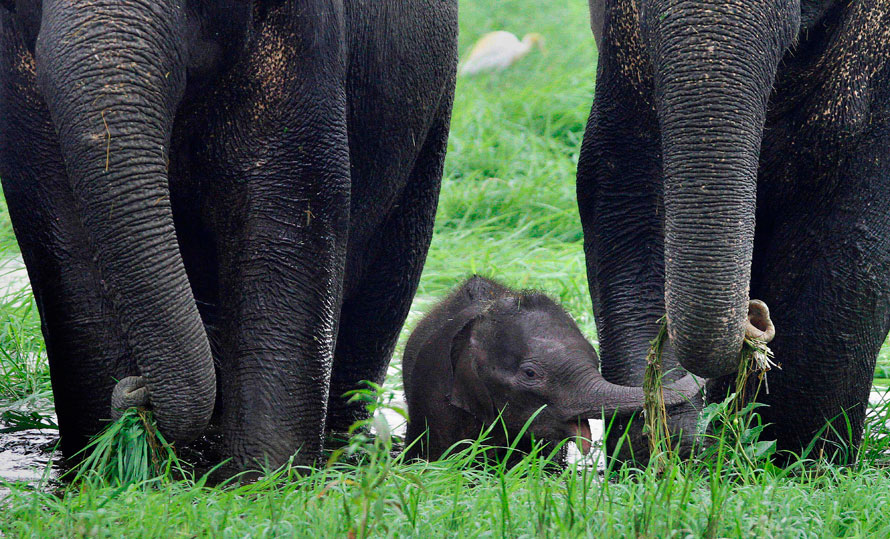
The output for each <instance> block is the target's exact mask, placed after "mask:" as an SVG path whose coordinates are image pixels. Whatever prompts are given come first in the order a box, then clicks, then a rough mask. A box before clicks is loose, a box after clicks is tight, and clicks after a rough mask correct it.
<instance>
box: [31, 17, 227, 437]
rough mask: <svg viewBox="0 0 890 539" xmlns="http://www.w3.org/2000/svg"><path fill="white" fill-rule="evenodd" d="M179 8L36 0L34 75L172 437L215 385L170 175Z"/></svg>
mask: <svg viewBox="0 0 890 539" xmlns="http://www.w3.org/2000/svg"><path fill="white" fill-rule="evenodd" d="M184 17H185V9H184V6H182V5H181V3H180V2H175V1H171V2H154V1H151V2H149V1H145V0H138V1H134V2H126V3H122V2H111V1H108V0H101V1H98V2H44V4H43V15H42V21H41V30H40V34H39V37H38V41H37V48H36V55H37V65H38V73H37V76H38V83H39V84H40V86H41V90H42V92H43V94H44V96H45V97H46V100H47V105H48V107H49V110H50V114H51V116H52V119H53V122H54V123H55V125H56V129H57V131H58V134H59V140H60V142H61V147H62V152H63V156H64V159H65V165H66V168H67V172H68V177H69V179H70V182H71V189H72V191H73V194H74V199H75V204H76V209H77V211H78V214H79V215H80V218H81V220H82V222H83V224H84V228H85V229H86V230H87V231H88V235H89V237H88V240H89V244H90V248H91V250H92V256H93V259H94V260H95V261H96V264H97V267H98V270H99V273H100V275H101V277H102V283H103V285H104V286H105V293H106V294H108V296H109V298H110V299H111V302H112V304H113V307H114V309H115V310H117V311H118V317H117V318H118V319H119V320H121V323H122V325H123V327H122V328H121V329H122V331H123V333H124V335H125V336H126V338H127V342H128V346H129V348H130V351H131V353H132V354H133V357H134V359H135V361H136V363H137V365H138V368H139V371H140V373H141V375H142V376H143V377H144V382H145V385H146V386H147V388H148V394H149V399H150V402H151V405H152V407H153V409H154V411H155V416H156V418H157V420H158V423H159V427H160V429H161V431H162V432H163V433H164V435H165V436H167V437H168V438H170V439H172V440H176V441H187V440H190V439H193V438H195V437H197V436H199V435H201V434H202V432H203V430H204V429H205V427H206V425H207V423H208V421H209V419H210V415H211V413H212V411H213V405H214V401H215V391H216V381H215V375H214V370H213V362H212V358H211V353H210V347H209V343H208V340H207V336H206V334H205V332H204V327H203V324H202V323H201V319H200V317H199V314H198V311H197V307H196V305H195V300H194V297H193V295H192V292H191V288H190V286H189V282H188V279H187V277H186V273H185V268H184V265H183V262H182V258H181V256H180V253H179V248H178V244H177V238H176V234H175V231H174V226H173V216H172V209H171V204H170V193H169V186H168V178H167V160H168V148H169V144H170V135H171V130H172V123H173V116H174V113H175V110H176V107H177V105H178V102H179V100H180V98H181V96H182V92H183V90H184V86H185V62H184V58H183V50H182V44H183V43H185V42H187V39H186V36H184V35H182V33H183V32H182V29H183V28H185V27H186V25H185V21H184V20H182V19H183V18H184ZM121 44H124V45H123V46H122V45H121ZM109 382H110V383H113V381H109ZM109 391H110V389H109ZM109 413H110V412H109Z"/></svg>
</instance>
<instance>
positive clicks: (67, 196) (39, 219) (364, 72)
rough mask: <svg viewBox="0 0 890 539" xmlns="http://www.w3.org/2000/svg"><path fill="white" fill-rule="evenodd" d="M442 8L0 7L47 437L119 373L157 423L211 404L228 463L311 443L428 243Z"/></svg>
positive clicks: (377, 362) (330, 422)
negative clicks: (145, 396) (52, 407)
mask: <svg viewBox="0 0 890 539" xmlns="http://www.w3.org/2000/svg"><path fill="white" fill-rule="evenodd" d="M456 11H457V10H456V3H455V2H436V1H430V2H410V3H408V4H405V3H403V2H389V1H384V2H371V3H359V2H350V1H347V2H339V1H327V2H325V1H318V2H274V1H256V2H247V1H224V2H209V1H208V2H202V1H188V2H186V1H184V0H182V1H178V0H177V1H164V2H154V1H152V2H118V1H112V0H103V1H99V2H89V3H83V4H81V3H78V2H60V1H54V0H53V1H50V0H47V1H44V2H39V1H34V0H19V1H18V2H14V13H10V12H7V11H3V10H0V30H2V33H0V47H2V48H0V70H2V74H0V76H2V86H0V177H2V180H3V188H4V192H5V194H6V197H7V201H8V204H9V210H10V214H11V217H12V220H13V225H14V227H15V230H16V235H17V237H18V240H19V243H20V245H21V248H22V253H23V256H24V258H25V262H26V264H27V267H28V272H29V275H30V278H31V282H32V285H33V288H34V292H35V297H36V299H37V303H38V306H39V308H40V313H41V318H42V321H43V332H44V336H45V338H46V342H47V350H48V354H49V359H50V366H51V373H52V378H53V390H54V395H55V401H56V407H57V411H58V416H59V424H60V428H61V433H62V440H63V448H64V450H65V453H66V454H68V455H70V454H72V453H73V452H74V451H76V450H77V449H79V448H80V447H82V446H83V443H84V440H85V439H86V436H88V435H91V434H94V433H95V432H97V430H98V429H99V428H100V427H101V425H102V423H101V420H102V419H103V418H108V417H109V416H110V410H109V405H110V398H111V394H112V388H113V386H114V385H115V380H119V379H122V378H124V377H126V376H129V375H137V374H141V375H142V376H143V377H144V379H145V383H146V385H147V388H148V392H149V394H150V400H151V404H152V406H153V408H154V410H155V413H156V416H157V417H158V420H159V423H160V427H161V429H162V431H163V432H164V433H166V434H167V435H168V436H169V437H170V438H172V439H174V440H177V441H182V442H184V441H187V440H189V439H193V438H195V437H197V436H200V435H201V434H202V433H203V432H205V430H206V427H207V425H208V422H209V421H211V418H212V423H213V424H214V425H216V426H218V427H219V429H220V430H221V432H222V435H223V436H222V437H223V440H224V441H223V454H224V455H225V456H229V457H232V458H233V461H232V462H233V466H234V467H235V468H244V467H249V466H254V465H255V464H257V463H263V462H268V463H270V464H273V465H275V464H278V463H281V462H282V461H284V460H285V459H286V458H287V457H288V456H289V455H291V454H292V453H294V452H295V451H297V450H300V453H299V457H298V460H299V461H300V462H305V463H309V462H313V461H314V459H315V458H317V456H318V454H319V451H320V450H321V444H322V438H323V429H324V427H325V425H327V427H328V429H340V428H345V427H347V426H348V425H349V424H350V423H351V422H352V421H353V420H354V419H356V418H357V417H358V416H359V415H360V414H361V413H362V411H361V410H360V409H357V408H353V407H351V406H349V405H347V404H346V403H345V402H344V400H343V399H342V398H341V395H342V394H343V392H345V391H346V390H348V389H350V388H352V387H354V386H355V384H356V383H357V382H358V381H359V380H362V379H370V380H376V381H382V378H383V376H384V373H385V370H386V366H387V363H388V361H389V357H390V355H391V353H392V350H393V347H394V345H395V342H396V338H397V336H398V332H399V329H400V328H401V325H402V323H403V322H404V319H405V316H406V315H407V312H408V308H409V306H410V303H411V299H412V297H413V295H414V292H415V290H416V286H417V283H418V280H419V277H420V272H421V268H422V265H423V262H424V259H425V257H426V251H427V248H428V246H429V241H430V236H431V233H432V225H433V218H434V215H435V207H436V201H437V198H438V191H439V184H440V180H441V172H442V163H443V160H444V155H445V145H446V140H447V136H448V124H449V116H450V110H451V101H452V96H453V87H454V73H455V69H456V33H457V13H456ZM335 346H336V349H335ZM329 396H330V398H329Z"/></svg>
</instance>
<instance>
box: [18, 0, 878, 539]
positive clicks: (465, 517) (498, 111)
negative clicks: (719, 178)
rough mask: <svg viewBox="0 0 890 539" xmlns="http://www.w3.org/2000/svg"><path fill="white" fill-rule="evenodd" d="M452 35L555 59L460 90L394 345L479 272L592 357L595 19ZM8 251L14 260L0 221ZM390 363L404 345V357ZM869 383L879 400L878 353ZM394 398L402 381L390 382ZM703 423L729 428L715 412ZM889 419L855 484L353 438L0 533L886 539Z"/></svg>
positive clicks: (481, 6) (70, 495) (816, 471)
mask: <svg viewBox="0 0 890 539" xmlns="http://www.w3.org/2000/svg"><path fill="white" fill-rule="evenodd" d="M460 17H461V35H460V49H461V52H462V54H465V53H466V51H467V50H468V49H469V48H470V46H471V44H472V43H473V41H475V39H477V38H478V37H479V36H481V35H482V34H483V33H485V32H487V31H489V30H494V29H505V30H510V31H512V32H514V33H516V34H519V35H521V34H523V33H526V32H532V31H536V32H540V33H542V34H544V36H545V37H546V40H547V41H546V49H545V51H544V52H538V51H534V52H532V53H531V54H529V55H528V56H527V57H526V58H524V59H522V60H521V61H520V62H519V63H518V64H517V65H515V66H514V67H513V68H511V69H510V70H508V71H506V72H504V73H502V74H499V75H494V76H480V77H477V78H470V79H461V80H459V81H458V85H457V93H456V98H455V107H454V114H453V122H452V135H451V139H450V145H449V154H448V158H447V161H446V167H445V177H444V181H443V187H442V194H441V198H440V204H439V212H438V215H437V220H436V228H435V236H434V239H433V243H432V246H431V249H430V253H429V257H428V260H427V265H426V267H425V270H424V274H423V278H422V280H421V284H420V288H419V290H418V296H417V299H416V301H415V306H414V309H413V311H412V316H411V318H410V319H409V323H408V325H407V327H406V329H405V331H403V334H402V342H404V339H405V338H406V337H407V335H408V333H409V332H410V330H411V328H412V327H413V324H415V323H416V321H417V319H418V317H419V314H420V313H421V312H422V311H425V310H426V309H428V308H429V307H430V306H431V305H432V304H433V303H434V302H435V300H436V299H437V298H440V297H442V296H444V295H445V294H446V293H447V292H448V290H450V289H451V288H452V287H453V286H455V285H456V284H457V283H458V282H459V281H460V280H461V279H462V278H464V277H466V276H468V275H470V274H473V273H481V274H484V275H488V276H493V277H495V278H497V279H499V280H502V281H504V282H505V283H506V284H508V285H511V286H517V287H533V288H538V289H542V290H545V291H547V292H548V293H550V294H552V295H553V296H555V297H557V298H558V299H559V300H560V302H561V303H562V304H564V305H565V306H566V308H567V309H568V310H569V312H570V313H571V314H572V315H573V316H574V317H575V318H576V319H577V320H578V322H579V325H580V327H581V328H582V330H583V331H584V332H585V334H586V335H587V336H588V337H590V338H591V339H595V337H596V331H595V327H594V323H593V317H592V314H591V306H590V299H589V297H588V291H587V280H586V272H585V265H584V256H583V249H582V243H581V227H580V223H579V220H578V213H577V207H576V203H575V187H574V175H575V167H576V165H577V156H578V149H579V147H580V143H581V138H582V136H583V132H584V126H585V123H586V120H587V115H588V112H589V109H590V104H591V100H592V96H593V83H594V73H595V61H596V57H595V47H594V42H593V38H592V37H591V35H590V30H589V27H588V24H589V22H588V21H589V19H588V14H587V6H586V2H584V1H581V0H573V1H572V2H569V3H558V2H533V1H531V0H509V1H494V2H489V1H486V0H463V1H462V2H461V4H460ZM0 249H2V250H3V252H5V253H14V252H15V251H16V247H15V244H14V240H13V239H12V230H11V226H10V225H9V219H8V216H7V214H6V206H5V204H2V206H0ZM24 299H25V301H22V298H6V299H4V300H0V412H7V411H10V410H14V411H16V413H19V414H20V415H18V416H7V417H6V419H5V420H4V426H8V425H10V424H12V423H16V422H19V423H20V424H21V425H22V426H28V425H31V424H33V422H34V421H39V420H40V414H45V413H46V412H47V406H48V405H49V402H50V400H49V399H50V397H51V395H50V393H49V382H48V380H49V376H48V370H47V368H46V362H45V354H44V348H43V341H42V338H41V335H40V326H39V319H38V317H37V315H36V308H35V307H34V302H33V300H32V299H30V298H29V297H25V298H24ZM400 354H401V346H400V347H399V350H398V351H397V352H396V359H398V357H399V356H400ZM34 358H39V359H38V360H37V361H35V360H34ZM396 370H397V369H396ZM877 374H878V377H879V379H878V380H877V383H878V384H881V385H886V384H887V379H888V378H890V348H888V347H887V346H886V345H885V347H884V348H883V349H882V351H881V356H880V359H879V368H878V372H877ZM400 385H401V381H400V380H399V379H398V377H390V379H388V380H387V382H386V386H387V387H389V388H393V387H398V386H400ZM712 411H713V412H714V413H720V409H719V406H717V407H715V408H714V409H712ZM31 412H36V413H37V417H36V418H35V416H33V415H31ZM888 416H890V414H888V411H887V406H886V405H884V406H879V407H878V408H876V409H873V410H872V412H871V415H870V421H869V424H868V427H867V436H866V442H867V443H866V445H865V447H864V448H863V453H862V455H863V458H862V459H861V461H860V464H859V465H857V466H856V467H854V468H839V467H832V466H825V465H819V464H813V465H811V466H809V467H808V468H806V469H804V468H801V467H797V468H792V469H789V470H776V469H774V468H772V467H770V466H769V465H766V464H764V463H763V461H762V459H760V456H759V455H758V453H757V451H758V448H759V447H762V446H758V445H756V444H757V442H756V440H753V439H751V434H752V432H753V430H754V429H756V427H750V426H748V425H745V426H744V428H741V429H740V430H739V431H738V432H734V433H733V434H732V436H729V437H724V442H726V441H727V440H729V441H731V442H732V443H724V445H719V444H718V446H717V447H718V448H720V450H721V451H722V453H721V454H720V456H718V457H714V458H711V459H710V460H708V461H699V462H689V463H676V462H671V463H670V465H668V466H666V467H665V468H664V472H663V473H661V474H660V475H657V474H656V473H655V472H656V470H644V471H633V470H629V469H617V470H609V471H607V476H606V478H603V477H600V476H599V475H598V474H597V473H596V472H593V471H591V470H590V469H589V468H584V467H582V468H575V467H570V468H569V469H567V470H565V471H562V472H553V471H548V470H547V469H545V468H544V466H543V465H542V463H541V461H540V460H539V459H526V461H524V462H523V463H522V464H520V465H519V466H516V467H514V468H512V469H505V468H497V467H494V468H491V469H484V468H480V467H478V466H473V465H470V464H469V462H468V461H469V460H470V459H469V457H468V456H467V455H466V454H464V455H458V456H457V457H456V458H454V459H451V460H448V461H445V462H440V463H404V462H402V461H401V459H400V458H398V457H393V456H391V455H390V452H389V449H390V448H391V447H390V446H389V445H388V444H389V442H388V441H387V440H380V439H379V438H378V439H373V440H367V439H364V440H362V439H356V440H355V441H354V444H352V445H351V446H350V448H349V452H350V454H349V455H343V458H340V459H339V460H337V461H336V462H334V463H332V464H331V465H330V466H328V467H325V468H322V469H320V470H315V471H306V470H302V471H301V472H302V473H304V474H306V475H305V476H300V475H299V474H298V473H297V470H293V469H290V468H285V469H283V470H280V471H278V472H277V473H275V474H272V475H271V476H269V477H267V478H265V479H263V480H261V481H259V482H257V483H254V484H251V485H243V486H234V485H233V486H229V487H227V488H210V487H208V486H206V485H205V484H203V483H202V481H201V480H200V478H194V479H192V480H186V481H181V482H169V481H168V482H163V483H161V482H157V481H153V482H152V484H151V488H146V483H145V482H144V481H138V480H136V481H135V482H131V481H130V480H129V479H127V480H124V481H120V482H115V481H114V480H111V481H105V482H104V483H103V482H102V481H99V480H95V481H83V482H79V483H78V484H77V485H76V486H74V487H71V488H69V489H68V490H66V491H62V492H56V491H52V490H48V489H44V488H38V489H34V488H32V487H30V486H28V485H24V484H14V485H9V486H8V487H7V488H8V489H9V493H8V494H7V495H6V498H5V499H4V500H3V501H0V507H2V509H0V531H2V533H3V534H5V536H7V537H19V536H21V537H33V536H44V537H58V536H78V537H79V536H91V537H107V536H126V537H174V536H186V537H188V536H214V537H217V536H220V537H245V536H250V537H259V536H312V537H315V536H336V537H344V536H349V534H350V533H352V534H354V535H355V536H357V537H360V536H363V535H367V536H375V537H377V536H379V537H404V536H409V537H410V536H416V537H445V536H452V535H458V534H459V535H461V536H466V537H478V536H484V537H492V536H493V537H518V536H534V537H550V536H553V537H564V536H565V537H570V536H607V537H634V536H642V537H674V536H676V537H686V536H692V537H699V536H705V535H710V536H714V537H718V536H727V537H742V536H758V537H792V536H793V537H799V536H820V537H822V536H826V537H833V536H848V537H850V536H872V537H887V536H890V514H888V513H887V511H886V507H887V506H888V502H890V500H888V498H890V474H888V472H887V471H885V469H884V468H883V466H882V465H881V461H882V459H883V458H885V455H886V452H887V450H888V449H890V448H888V445H890V441H888V440H890V432H888V428H887V426H886V421H887V417H888ZM29 421H30V422H31V423H29ZM0 436H4V435H3V434H0ZM468 451H472V449H470V450H468ZM752 451H753V452H752ZM743 452H744V455H742V453H743ZM347 457H348V458H347ZM356 460H359V461H360V464H356ZM103 485H104V486H103ZM2 496H3V488H0V497H2Z"/></svg>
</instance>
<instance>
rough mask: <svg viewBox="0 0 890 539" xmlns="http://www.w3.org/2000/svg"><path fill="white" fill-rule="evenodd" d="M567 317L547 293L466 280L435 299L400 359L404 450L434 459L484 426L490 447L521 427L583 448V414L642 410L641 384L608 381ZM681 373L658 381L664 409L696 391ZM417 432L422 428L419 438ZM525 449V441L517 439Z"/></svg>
mask: <svg viewBox="0 0 890 539" xmlns="http://www.w3.org/2000/svg"><path fill="white" fill-rule="evenodd" d="M598 367H599V359H598V358H597V355H596V352H595V351H594V349H593V346H591V345H590V343H589V342H587V340H586V339H585V338H584V336H583V335H582V334H581V331H580V330H579V329H578V326H576V325H575V322H574V321H573V320H572V319H571V317H570V316H569V315H568V314H567V313H566V312H565V311H564V310H563V309H562V308H561V307H560V306H559V305H557V304H556V303H555V302H554V301H553V300H551V299H550V298H548V297H547V296H545V295H543V294H541V293H539V292H533V291H525V292H518V291H515V290H511V289H509V288H506V287H504V286H502V285H500V284H498V283H496V282H494V281H491V280H489V279H484V278H482V277H478V276H477V277H472V278H471V279H469V280H468V281H466V282H465V283H464V284H463V285H461V286H460V287H459V288H458V289H457V290H455V291H454V292H453V293H452V294H451V295H450V296H448V298H447V299H445V300H444V301H443V302H442V303H440V304H439V305H437V306H436V307H435V308H434V309H433V310H432V311H431V312H430V313H429V314H428V315H427V316H426V317H425V318H424V319H423V320H422V321H421V322H420V324H418V326H417V328H416V329H415V330H414V333H412V334H411V337H410V338H409V339H408V344H407V346H406V347H405V354H404V358H403V363H402V376H403V380H404V386H405V396H406V399H407V402H408V415H409V417H410V419H409V422H408V436H407V440H406V443H409V444H410V443H411V442H413V441H414V440H417V439H418V438H420V440H418V441H417V443H415V444H414V446H413V447H412V448H411V454H412V456H422V457H425V458H428V459H437V458H439V457H441V455H442V453H443V452H445V451H446V450H447V449H448V448H449V447H451V446H452V445H453V444H454V443H455V442H458V441H460V440H464V439H475V438H476V437H477V436H478V435H479V432H480V431H481V430H482V429H483V428H485V427H488V426H489V425H491V424H492V423H493V422H495V421H496V420H497V418H498V414H501V417H502V418H503V422H504V425H505V427H506V429H505V428H503V427H501V426H499V425H498V426H495V427H494V428H493V429H492V431H491V436H492V437H493V439H492V440H491V442H492V443H493V444H495V445H502V444H504V443H506V441H507V440H506V437H505V436H504V430H506V431H507V434H508V435H509V436H510V438H511V439H512V438H513V437H514V436H516V435H517V434H518V433H519V431H520V429H521V428H522V427H523V425H525V423H526V421H527V420H528V419H529V418H530V417H531V416H532V415H533V414H534V413H535V411H537V410H538V409H539V408H541V407H542V406H544V405H546V407H545V408H544V409H543V410H542V411H541V413H539V414H538V416H537V417H536V418H535V420H534V421H533V422H532V423H531V426H530V427H529V432H530V433H531V434H533V435H534V436H535V438H536V439H539V440H546V441H552V442H555V441H560V440H564V439H566V438H573V437H578V438H580V440H578V442H579V449H580V450H581V452H582V453H585V454H586V453H587V452H588V451H589V450H590V436H591V435H590V427H589V424H588V422H587V419H588V418H600V417H601V416H602V415H603V414H605V415H606V417H611V415H612V414H613V413H615V412H620V413H623V414H624V413H631V412H635V411H639V410H641V409H642V407H643V390H642V388H639V387H626V386H619V385H615V384H611V383H609V382H607V381H606V380H605V379H603V377H602V375H600V372H599V369H598ZM700 387H701V383H700V380H699V379H697V378H695V377H693V376H692V375H687V376H686V377H684V378H682V379H681V380H678V381H677V382H675V383H674V384H671V385H669V386H666V387H665V392H664V398H665V404H666V405H667V406H671V405H675V404H679V403H681V402H682V401H685V400H687V399H689V398H691V397H693V396H694V395H695V394H696V393H697V392H699V391H700ZM425 434H427V435H425ZM523 442H524V443H523V446H524V447H527V446H528V445H527V444H528V440H523Z"/></svg>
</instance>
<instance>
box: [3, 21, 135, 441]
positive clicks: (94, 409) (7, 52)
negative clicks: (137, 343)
mask: <svg viewBox="0 0 890 539" xmlns="http://www.w3.org/2000/svg"><path fill="white" fill-rule="evenodd" d="M0 79H2V81H3V83H2V84H0V178H2V180H3V192H4V195H5V197H6V203H7V206H8V208H9V214H10V217H11V219H12V222H13V227H14V228H15V231H16V238H17V240H18V243H19V247H20V249H21V252H22V258H23V259H24V261H25V264H26V266H27V268H28V275H29V277H30V280H31V287H32V289H33V291H34V297H35V300H36V303H37V308H38V310H39V312H40V318H41V327H42V331H43V337H44V340H45V342H46V350H47V355H48V356H49V363H50V373H51V377H52V385H53V399H54V401H55V408H56V415H57V417H58V423H59V430H60V434H61V443H62V452H63V453H64V454H65V455H66V456H68V457H71V456H72V455H74V454H75V453H77V451H79V450H80V449H82V448H83V446H84V445H85V443H86V442H87V441H88V439H89V436H91V435H94V434H96V433H98V432H99V430H100V429H101V428H102V425H103V420H107V419H108V418H110V417H111V410H110V408H109V406H110V402H111V392H112V389H113V387H114V384H115V381H116V380H119V379H121V378H124V377H125V376H127V375H130V374H135V373H136V372H137V371H136V365H135V363H134V362H133V361H132V357H131V355H130V354H129V351H128V348H127V346H126V343H125V341H124V339H123V336H122V334H121V332H120V324H119V322H118V320H117V319H116V318H115V317H114V316H113V310H112V309H111V305H110V303H109V301H108V299H107V298H106V297H105V294H104V292H103V290H102V287H101V286H100V281H99V275H98V272H97V268H96V265H95V264H94V262H93V260H92V259H91V256H90V249H89V245H88V244H87V241H86V231H85V230H84V229H83V226H82V224H81V222H80V219H79V217H78V216H77V214H76V212H75V211H74V196H73V194H72V192H71V187H70V185H69V183H68V177H67V175H66V172H65V165H64V163H63V162H62V154H61V149H60V148H59V144H58V141H57V139H56V134H55V129H54V127H53V124H52V122H51V120H50V116H49V111H47V109H46V105H45V104H44V102H43V98H42V97H41V96H40V94H39V92H38V91H37V86H36V81H35V69H34V58H33V56H32V55H31V53H30V52H29V51H28V50H27V49H26V47H25V46H24V44H23V43H22V42H21V41H20V39H19V36H18V35H16V34H15V33H14V32H13V31H12V27H11V21H10V19H9V17H8V16H5V15H3V14H0Z"/></svg>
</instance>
